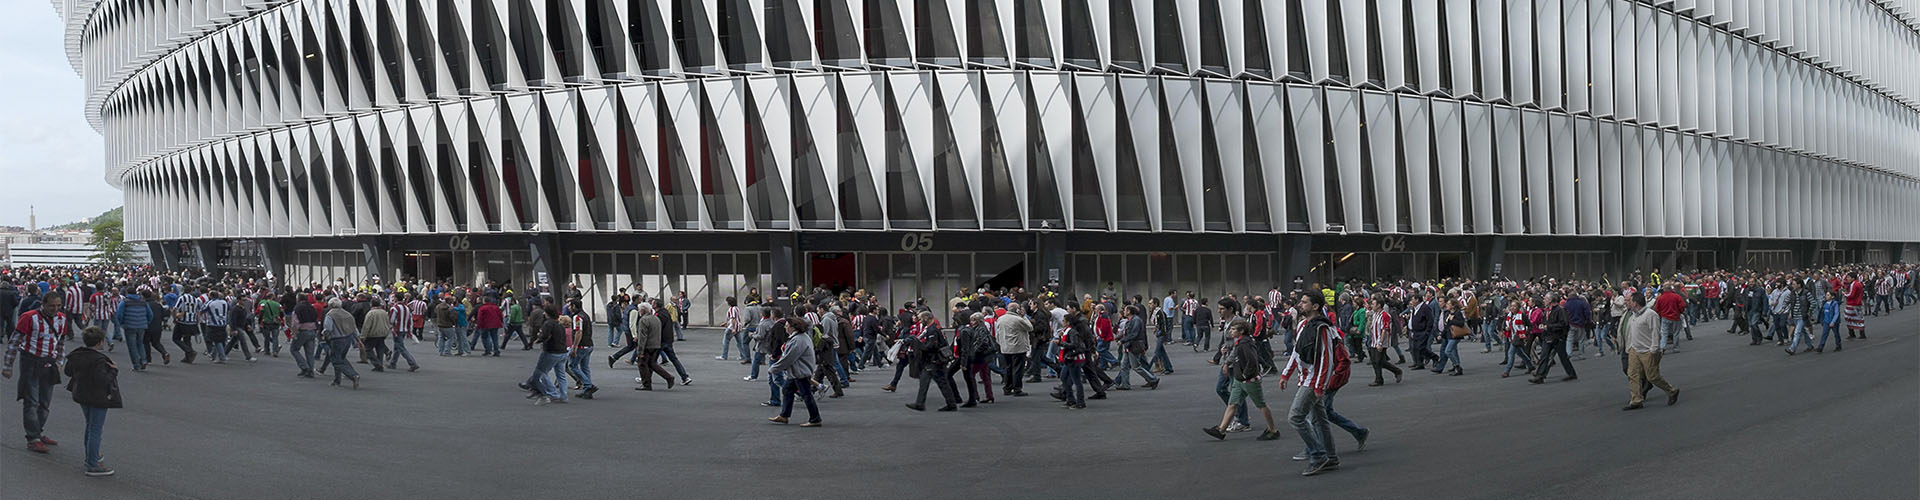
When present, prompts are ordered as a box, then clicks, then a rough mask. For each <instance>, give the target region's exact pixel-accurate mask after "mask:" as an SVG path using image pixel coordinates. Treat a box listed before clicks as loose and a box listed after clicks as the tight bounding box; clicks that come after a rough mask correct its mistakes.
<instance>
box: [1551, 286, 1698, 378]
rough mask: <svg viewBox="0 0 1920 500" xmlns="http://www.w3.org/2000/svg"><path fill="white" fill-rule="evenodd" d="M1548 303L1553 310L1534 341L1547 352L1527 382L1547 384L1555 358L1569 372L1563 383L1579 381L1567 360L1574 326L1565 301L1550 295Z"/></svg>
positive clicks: (1569, 361) (1557, 296) (1557, 295)
mask: <svg viewBox="0 0 1920 500" xmlns="http://www.w3.org/2000/svg"><path fill="white" fill-rule="evenodd" d="M1677 296H1678V295H1676V297H1677ZM1547 303H1548V304H1552V306H1553V310H1551V311H1548V312H1547V318H1546V321H1545V325H1544V326H1545V328H1544V329H1543V330H1542V334H1541V337H1540V338H1539V339H1535V340H1534V341H1535V342H1545V343H1546V344H1544V347H1545V349H1546V350H1544V351H1541V352H1540V359H1538V360H1535V363H1534V364H1535V365H1537V366H1535V370H1534V372H1533V378H1531V379H1528V380H1527V382H1528V383H1533V384H1538V383H1541V382H1545V381H1546V379H1547V374H1548V373H1550V372H1552V371H1553V361H1554V357H1555V356H1558V357H1559V360H1560V366H1562V367H1564V369H1565V370H1566V372H1567V376H1566V377H1563V378H1561V379H1560V380H1561V381H1563V382H1571V381H1574V380H1578V379H1579V378H1580V375H1579V374H1578V373H1577V372H1575V371H1574V369H1573V361H1572V360H1569V359H1567V342H1566V340H1567V330H1568V329H1570V328H1571V327H1572V326H1571V325H1570V324H1569V323H1568V322H1567V316H1568V315H1567V306H1566V304H1565V301H1562V300H1560V295H1559V294H1557V293H1550V294H1547Z"/></svg>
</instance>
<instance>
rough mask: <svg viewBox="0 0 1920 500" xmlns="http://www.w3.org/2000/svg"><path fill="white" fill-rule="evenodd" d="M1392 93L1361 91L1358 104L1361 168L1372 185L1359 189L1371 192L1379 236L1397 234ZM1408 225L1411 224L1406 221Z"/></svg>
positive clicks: (1396, 145)
mask: <svg viewBox="0 0 1920 500" xmlns="http://www.w3.org/2000/svg"><path fill="white" fill-rule="evenodd" d="M1395 101H1396V99H1394V97H1393V94H1389V93H1385V92H1371V91H1369V92H1361V93H1360V104H1361V106H1362V109H1361V112H1362V113H1365V114H1364V115H1362V118H1363V120H1364V121H1363V122H1361V129H1362V130H1363V131H1364V132H1365V133H1366V135H1365V136H1364V138H1365V139H1366V146H1365V147H1366V149H1367V156H1368V160H1369V161H1368V162H1367V163H1368V164H1367V165H1364V166H1363V167H1362V168H1368V169H1372V171H1373V185H1371V186H1369V185H1364V183H1363V185H1361V186H1360V189H1362V190H1367V189H1371V190H1373V203H1374V210H1373V213H1374V214H1375V215H1377V216H1378V217H1379V220H1378V221H1377V223H1378V225H1379V229H1378V231H1380V232H1382V233H1397V232H1400V229H1399V224H1400V211H1401V210H1405V209H1407V207H1402V206H1400V189H1401V186H1402V181H1401V179H1400V163H1399V162H1400V154H1399V153H1400V145H1399V139H1400V135H1399V134H1400V126H1399V125H1400V124H1399V121H1400V120H1399V118H1398V117H1397V116H1395V115H1394V109H1395V108H1397V107H1398V105H1397V103H1396V102H1395ZM1409 225H1411V222H1409Z"/></svg>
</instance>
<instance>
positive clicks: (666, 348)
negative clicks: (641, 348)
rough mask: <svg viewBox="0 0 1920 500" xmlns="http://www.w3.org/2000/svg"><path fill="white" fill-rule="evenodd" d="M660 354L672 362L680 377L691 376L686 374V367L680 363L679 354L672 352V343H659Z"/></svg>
mask: <svg viewBox="0 0 1920 500" xmlns="http://www.w3.org/2000/svg"><path fill="white" fill-rule="evenodd" d="M660 355H661V356H663V357H665V358H667V361H668V362H670V363H673V369H674V370H678V371H679V372H680V378H683V379H685V378H691V377H688V376H687V367H686V366H683V365H681V364H680V356H676V355H674V354H673V344H661V345H660Z"/></svg>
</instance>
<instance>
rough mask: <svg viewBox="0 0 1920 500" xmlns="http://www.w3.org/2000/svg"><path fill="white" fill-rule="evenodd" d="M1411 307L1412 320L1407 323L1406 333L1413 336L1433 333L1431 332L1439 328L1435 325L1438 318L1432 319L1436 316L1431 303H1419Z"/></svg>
mask: <svg viewBox="0 0 1920 500" xmlns="http://www.w3.org/2000/svg"><path fill="white" fill-rule="evenodd" d="M1413 307H1414V309H1413V319H1412V320H1410V321H1408V322H1407V331H1409V332H1412V333H1413V334H1414V335H1422V334H1428V333H1433V331H1434V330H1436V329H1437V328H1436V327H1437V326H1439V325H1436V324H1435V322H1436V320H1437V319H1438V318H1435V317H1434V316H1436V312H1435V311H1434V308H1433V303H1432V302H1420V303H1417V304H1415V305H1414V306H1413Z"/></svg>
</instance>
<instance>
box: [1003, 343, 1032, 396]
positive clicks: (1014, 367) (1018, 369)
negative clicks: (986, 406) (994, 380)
mask: <svg viewBox="0 0 1920 500" xmlns="http://www.w3.org/2000/svg"><path fill="white" fill-rule="evenodd" d="M1000 367H1001V368H1002V369H1005V370H1006V371H1007V373H1006V375H1003V376H1001V377H1000V381H1001V382H1002V383H1004V387H1003V388H1002V390H1001V391H1000V392H1004V393H1007V394H1012V393H1014V392H1021V391H1022V388H1023V387H1026V383H1027V380H1026V378H1027V376H1026V373H1027V353H1024V352H1022V353H1015V354H1001V355H1000Z"/></svg>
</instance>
